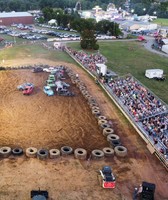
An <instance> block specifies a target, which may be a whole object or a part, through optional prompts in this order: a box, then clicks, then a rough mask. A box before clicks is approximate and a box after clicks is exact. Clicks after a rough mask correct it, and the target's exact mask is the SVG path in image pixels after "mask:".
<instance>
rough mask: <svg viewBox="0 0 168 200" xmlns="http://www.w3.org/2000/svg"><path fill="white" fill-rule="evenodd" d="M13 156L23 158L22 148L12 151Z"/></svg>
mask: <svg viewBox="0 0 168 200" xmlns="http://www.w3.org/2000/svg"><path fill="white" fill-rule="evenodd" d="M12 154H13V155H14V156H21V155H23V149H22V148H20V147H16V148H14V149H12Z"/></svg>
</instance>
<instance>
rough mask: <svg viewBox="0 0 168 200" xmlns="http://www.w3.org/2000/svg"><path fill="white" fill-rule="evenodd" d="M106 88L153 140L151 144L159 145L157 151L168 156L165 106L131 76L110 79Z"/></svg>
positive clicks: (167, 115)
mask: <svg viewBox="0 0 168 200" xmlns="http://www.w3.org/2000/svg"><path fill="white" fill-rule="evenodd" d="M108 86H109V87H110V88H111V91H112V92H113V94H115V95H116V97H117V98H118V99H119V100H120V102H121V103H122V104H123V106H124V107H125V108H126V109H127V111H128V112H129V114H130V115H131V116H132V118H133V119H134V120H135V122H136V123H138V124H139V125H141V127H142V128H143V129H144V131H145V133H147V134H148V136H149V138H150V139H152V140H153V141H152V142H153V144H155V145H156V144H158V143H160V144H161V146H159V150H160V151H161V152H162V153H165V152H166V154H167V155H168V152H167V150H168V108H167V107H166V105H165V104H164V103H162V102H161V100H159V99H158V98H157V97H156V96H154V95H153V94H152V93H151V92H150V91H149V90H148V89H147V88H145V87H144V86H143V85H142V84H141V83H139V82H138V81H137V80H135V79H134V78H133V77H132V76H127V77H120V78H117V79H112V80H110V81H109V82H108ZM162 146H163V147H164V148H162Z"/></svg>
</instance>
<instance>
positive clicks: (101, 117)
mask: <svg viewBox="0 0 168 200" xmlns="http://www.w3.org/2000/svg"><path fill="white" fill-rule="evenodd" d="M101 119H103V120H107V118H106V117H105V116H103V115H100V116H99V117H98V120H101Z"/></svg>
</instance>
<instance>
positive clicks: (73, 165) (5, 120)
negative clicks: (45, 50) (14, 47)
mask: <svg viewBox="0 0 168 200" xmlns="http://www.w3.org/2000/svg"><path fill="white" fill-rule="evenodd" d="M39 62H40V63H46V64H49V65H57V64H64V65H66V66H69V67H70V68H72V69H73V70H74V72H76V73H78V74H79V78H80V79H81V80H82V81H83V82H85V83H86V84H87V87H88V90H89V91H90V93H91V94H92V96H94V97H95V99H96V100H97V102H98V103H99V106H100V109H101V112H102V114H103V115H105V116H107V117H108V119H110V120H111V121H112V124H113V128H114V130H115V133H116V134H118V135H119V136H120V137H121V141H122V143H123V145H124V146H126V147H127V148H128V156H127V158H123V159H121V158H120V159H119V158H117V157H114V158H112V159H105V160H104V161H99V162H96V161H92V160H90V161H89V160H87V161H78V160H76V159H74V158H73V156H69V157H66V158H63V157H61V158H60V159H58V160H51V159H48V160H46V161H39V160H37V159H33V158H32V159H30V158H26V157H25V156H22V157H20V158H16V157H13V156H10V157H9V158H7V159H1V160H0V176H1V181H0V200H1V199H2V200H5V199H8V200H9V199H10V200H14V199H17V200H29V199H30V191H31V190H33V189H38V188H39V187H40V188H41V189H45V190H48V192H49V197H50V198H49V199H50V200H71V199H72V200H78V199H80V200H82V199H83V200H85V199H86V200H87V199H90V200H92V199H95V200H97V199H98V200H99V199H100V200H101V199H107V198H108V199H109V198H110V199H113V200H124V199H125V200H131V199H132V194H133V190H134V187H135V186H138V185H139V184H140V183H141V182H142V181H148V182H152V183H155V184H156V192H155V199H156V200H166V199H168V191H167V188H168V174H167V171H166V170H165V168H164V167H163V166H162V165H161V164H160V162H159V160H158V159H157V158H156V157H155V156H154V155H151V154H150V152H149V151H148V150H147V148H146V145H145V143H144V142H143V141H142V139H141V138H140V137H139V136H138V134H137V133H136V132H135V130H134V129H133V128H132V127H131V126H130V124H129V123H128V122H127V120H126V119H124V117H123V115H122V114H121V113H120V112H119V111H118V110H117V108H116V107H115V106H114V104H113V103H112V102H111V100H109V98H108V97H107V96H106V95H105V94H104V93H103V92H102V90H101V89H100V88H99V87H98V86H97V85H95V84H94V81H93V80H92V79H90V78H89V77H88V75H87V74H86V73H85V72H84V71H83V70H81V69H80V68H79V67H77V66H75V65H71V64H68V63H66V64H65V63H54V62H51V61H48V60H41V59H40V61H39V60H33V61H32V60H29V59H25V60H24V61H23V60H20V61H19V60H17V63H19V65H22V64H32V63H35V64H38V63H39ZM12 64H13V66H16V63H15V62H12ZM8 65H9V66H11V63H8ZM47 76H48V74H47V73H36V74H34V73H32V72H31V71H30V70H12V71H0V146H10V147H16V146H21V147H22V148H24V149H26V148H27V147H30V146H34V147H36V148H47V149H51V148H60V147H61V146H64V145H69V146H71V147H73V148H77V147H82V148H85V149H87V151H88V152H89V153H90V152H91V150H93V149H102V148H103V147H106V146H108V143H107V142H106V138H104V136H103V135H102V134H101V131H100V130H99V128H98V125H97V120H96V119H95V118H94V117H93V115H92V114H91V111H90V108H89V106H88V105H87V102H86V100H85V99H84V98H83V97H82V95H81V94H80V91H79V90H78V88H76V87H75V86H74V85H71V90H72V91H73V92H75V94H76V96H75V97H58V96H54V97H47V96H46V95H45V94H44V93H43V91H42V89H43V86H44V84H45V81H46V79H47ZM25 81H27V82H33V83H34V84H35V89H34V92H33V94H32V95H30V96H24V95H23V94H22V92H21V91H18V90H17V89H16V87H17V85H19V84H22V83H23V82H25ZM67 82H68V83H70V80H69V79H68V78H67ZM104 165H110V166H111V167H112V168H113V171H114V174H115V175H116V178H117V181H116V189H114V190H108V189H103V188H102V187H101V186H100V184H99V182H98V179H97V170H98V169H100V168H102V166H104Z"/></svg>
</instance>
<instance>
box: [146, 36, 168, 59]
mask: <svg viewBox="0 0 168 200" xmlns="http://www.w3.org/2000/svg"><path fill="white" fill-rule="evenodd" d="M145 39H146V40H147V43H144V47H145V48H146V49H147V50H148V51H151V52H153V53H156V54H159V55H161V56H164V57H168V54H166V53H164V52H162V51H157V50H155V49H152V48H151V45H152V44H153V43H155V39H154V38H153V37H149V36H145Z"/></svg>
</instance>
